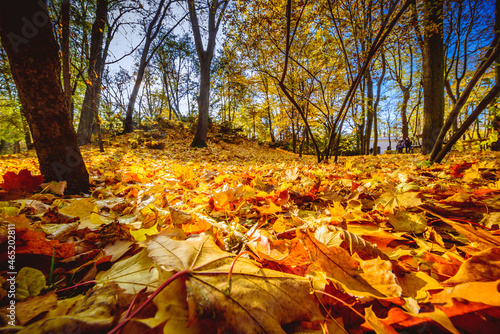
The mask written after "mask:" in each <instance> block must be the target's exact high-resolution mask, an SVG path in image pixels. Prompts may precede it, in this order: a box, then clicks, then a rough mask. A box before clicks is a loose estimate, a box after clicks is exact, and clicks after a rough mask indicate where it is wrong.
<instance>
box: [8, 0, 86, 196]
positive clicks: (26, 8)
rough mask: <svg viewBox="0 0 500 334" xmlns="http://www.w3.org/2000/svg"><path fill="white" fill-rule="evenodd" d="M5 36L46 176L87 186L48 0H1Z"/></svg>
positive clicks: (76, 188)
mask: <svg viewBox="0 0 500 334" xmlns="http://www.w3.org/2000/svg"><path fill="white" fill-rule="evenodd" d="M0 37H1V41H2V46H3V48H4V49H5V51H6V53H7V55H8V57H9V63H10V66H11V70H12V77H13V78H14V82H15V83H16V87H17V90H18V94H19V99H20V101H21V104H22V107H23V109H24V113H25V115H26V119H27V121H28V124H29V127H30V130H31V133H32V135H33V139H34V146H35V149H36V153H37V156H38V161H39V164H40V171H41V173H42V174H43V176H44V177H45V180H47V181H62V180H65V181H67V183H68V188H67V192H68V193H79V192H88V190H89V175H88V173H87V169H86V168H85V164H84V162H83V158H82V155H81V153H80V151H79V149H78V144H77V140H76V133H75V130H74V128H73V125H72V123H71V119H70V115H69V106H68V105H67V104H66V100H65V99H64V93H63V89H62V84H61V65H60V63H59V54H58V52H59V46H58V45H57V42H56V40H55V38H54V31H53V29H52V23H51V22H50V18H49V14H48V11H47V4H46V2H45V1H36V2H35V1H30V0H17V1H1V2H0Z"/></svg>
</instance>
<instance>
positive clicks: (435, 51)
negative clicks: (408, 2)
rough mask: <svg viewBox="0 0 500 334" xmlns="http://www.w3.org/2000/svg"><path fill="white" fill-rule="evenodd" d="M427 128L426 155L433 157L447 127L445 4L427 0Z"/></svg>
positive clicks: (425, 97)
mask: <svg viewBox="0 0 500 334" xmlns="http://www.w3.org/2000/svg"><path fill="white" fill-rule="evenodd" d="M424 17H425V18H424V21H425V29H424V50H423V65H422V70H423V75H422V76H423V86H424V127H423V131H422V153H423V154H429V153H431V150H432V148H433V146H434V143H435V142H436V140H437V138H438V135H439V131H440V129H441V127H442V126H443V123H444V46H443V2H442V0H424Z"/></svg>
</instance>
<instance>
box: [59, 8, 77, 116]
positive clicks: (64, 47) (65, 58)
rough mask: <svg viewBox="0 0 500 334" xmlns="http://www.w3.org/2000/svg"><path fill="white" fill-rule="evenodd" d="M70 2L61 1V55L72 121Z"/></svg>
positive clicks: (65, 94) (65, 97)
mask: <svg viewBox="0 0 500 334" xmlns="http://www.w3.org/2000/svg"><path fill="white" fill-rule="evenodd" d="M70 7H71V1H70V0H63V1H62V3H61V16H62V40H61V53H62V63H63V83H64V99H65V100H66V104H67V105H68V106H69V108H70V114H71V120H73V116H74V115H73V109H72V108H71V75H70V70H69V16H70Z"/></svg>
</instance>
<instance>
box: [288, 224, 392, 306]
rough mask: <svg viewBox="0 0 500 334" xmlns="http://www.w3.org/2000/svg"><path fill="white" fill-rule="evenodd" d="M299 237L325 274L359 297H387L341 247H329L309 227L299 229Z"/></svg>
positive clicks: (312, 259)
mask: <svg viewBox="0 0 500 334" xmlns="http://www.w3.org/2000/svg"><path fill="white" fill-rule="evenodd" d="M297 237H298V238H299V239H300V240H301V241H302V243H303V244H304V246H305V247H306V249H307V250H308V251H309V256H310V257H311V261H312V262H314V263H316V264H318V265H319V266H320V267H321V269H322V270H323V272H324V273H325V275H326V276H327V277H328V278H329V279H331V280H333V281H335V282H336V283H338V284H340V285H341V286H342V288H343V289H344V290H345V291H346V292H348V293H350V294H352V295H355V296H358V297H368V296H369V297H377V298H384V297H386V296H385V295H384V294H383V293H382V292H380V291H378V290H377V289H375V288H374V287H373V286H372V285H371V284H370V283H369V282H367V281H366V280H365V278H363V277H362V276H361V274H362V273H363V271H362V270H361V267H360V264H359V262H358V261H357V260H355V259H354V258H352V257H351V256H350V255H349V253H348V252H347V251H346V250H345V249H343V248H340V247H336V246H331V247H327V246H326V245H325V244H323V243H321V242H320V241H318V240H317V239H316V238H315V237H314V234H313V232H311V231H310V230H308V229H300V228H299V229H297Z"/></svg>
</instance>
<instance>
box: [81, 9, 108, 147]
mask: <svg viewBox="0 0 500 334" xmlns="http://www.w3.org/2000/svg"><path fill="white" fill-rule="evenodd" d="M107 16H108V0H98V1H97V9H96V17H95V20H94V23H93V24H92V36H91V39H90V59H89V67H88V74H87V75H88V83H87V89H86V90H85V97H84V98H83V105H82V112H81V115H80V122H79V123H78V144H79V145H86V144H89V143H91V142H92V127H93V124H94V121H95V120H97V119H98V112H99V92H100V89H99V88H100V86H101V81H102V75H101V74H102V72H101V66H102V46H103V40H104V28H105V25H106V21H107ZM96 123H97V122H96ZM97 125H98V126H99V124H97ZM98 131H99V130H98Z"/></svg>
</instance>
